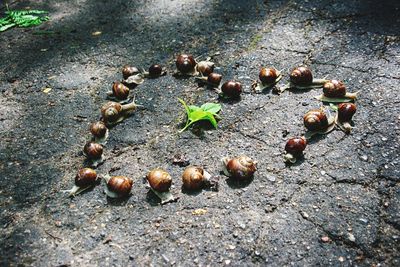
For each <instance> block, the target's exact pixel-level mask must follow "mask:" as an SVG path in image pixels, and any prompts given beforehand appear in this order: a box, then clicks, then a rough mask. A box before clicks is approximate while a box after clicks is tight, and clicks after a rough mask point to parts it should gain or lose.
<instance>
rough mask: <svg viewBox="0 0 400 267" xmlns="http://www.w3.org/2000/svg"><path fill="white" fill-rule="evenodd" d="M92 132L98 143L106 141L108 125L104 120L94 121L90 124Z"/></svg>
mask: <svg viewBox="0 0 400 267" xmlns="http://www.w3.org/2000/svg"><path fill="white" fill-rule="evenodd" d="M90 132H91V133H92V135H93V137H94V140H95V141H96V142H97V143H99V142H102V141H104V140H105V139H106V138H107V135H108V129H107V126H106V125H105V124H104V122H102V121H96V122H94V123H92V124H91V125H90Z"/></svg>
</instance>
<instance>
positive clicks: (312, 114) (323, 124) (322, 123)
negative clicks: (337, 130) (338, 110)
mask: <svg viewBox="0 0 400 267" xmlns="http://www.w3.org/2000/svg"><path fill="white" fill-rule="evenodd" d="M303 120H304V126H305V127H306V128H307V129H308V130H309V131H324V130H325V129H326V128H327V127H328V117H327V116H326V114H325V112H323V111H322V110H320V109H314V110H310V111H308V112H307V113H306V114H305V115H304V117H303Z"/></svg>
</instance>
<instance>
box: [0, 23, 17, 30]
mask: <svg viewBox="0 0 400 267" xmlns="http://www.w3.org/2000/svg"><path fill="white" fill-rule="evenodd" d="M14 26H15V23H11V24H7V25H4V26H1V27H0V32H4V31H5V30H8V29H9V28H11V27H14Z"/></svg>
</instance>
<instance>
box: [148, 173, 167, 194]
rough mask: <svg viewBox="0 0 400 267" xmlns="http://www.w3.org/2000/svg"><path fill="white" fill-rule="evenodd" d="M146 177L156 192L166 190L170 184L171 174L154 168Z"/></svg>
mask: <svg viewBox="0 0 400 267" xmlns="http://www.w3.org/2000/svg"><path fill="white" fill-rule="evenodd" d="M146 178H147V181H148V182H149V184H150V186H151V188H153V189H154V190H156V191H158V192H166V191H168V190H169V188H170V187H171V184H172V177H171V175H169V173H168V172H166V171H164V170H162V169H154V170H152V171H150V172H149V173H148V174H147V176H146Z"/></svg>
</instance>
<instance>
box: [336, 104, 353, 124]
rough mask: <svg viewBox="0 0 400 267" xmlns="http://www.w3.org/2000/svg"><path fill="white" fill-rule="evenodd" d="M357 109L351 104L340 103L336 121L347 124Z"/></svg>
mask: <svg viewBox="0 0 400 267" xmlns="http://www.w3.org/2000/svg"><path fill="white" fill-rule="evenodd" d="M356 111H357V107H356V105H355V104H353V103H341V104H339V105H338V119H339V121H341V122H349V121H351V119H352V118H353V115H354V114H355V113H356Z"/></svg>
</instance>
